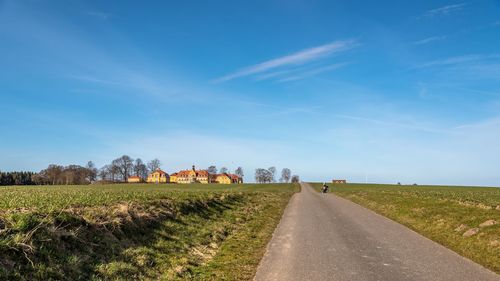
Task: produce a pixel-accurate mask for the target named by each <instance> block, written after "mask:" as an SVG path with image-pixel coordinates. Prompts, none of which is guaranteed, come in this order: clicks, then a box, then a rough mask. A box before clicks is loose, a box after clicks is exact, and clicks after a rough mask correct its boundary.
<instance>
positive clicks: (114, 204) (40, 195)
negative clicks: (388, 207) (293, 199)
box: [0, 184, 299, 280]
mask: <svg viewBox="0 0 500 281" xmlns="http://www.w3.org/2000/svg"><path fill="white" fill-rule="evenodd" d="M298 188H299V186H298V185H292V184H270V185H255V184H244V185H147V184H134V185H132V184H131V185H128V184H122V185H95V186H36V187H0V194H1V195H2V196H1V197H0V280H49V279H66V280H78V279H80V280H82V279H85V280H88V279H93V280H127V279H128V280H129V279H143V280H158V279H160V280H173V279H197V280H251V279H252V278H253V275H254V273H255V269H256V266H257V265H258V262H259V260H260V258H261V257H262V254H263V252H264V250H265V246H266V244H267V241H268V240H269V238H270V237H271V235H272V232H273V230H274V228H275V226H276V224H277V223H278V221H279V219H280V217H281V214H282V212H283V209H284V207H285V206H286V204H287V202H288V200H289V198H290V196H291V195H292V194H293V193H294V192H296V191H297V190H298Z"/></svg>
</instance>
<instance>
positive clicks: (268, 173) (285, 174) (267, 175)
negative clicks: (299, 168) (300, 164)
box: [255, 167, 300, 183]
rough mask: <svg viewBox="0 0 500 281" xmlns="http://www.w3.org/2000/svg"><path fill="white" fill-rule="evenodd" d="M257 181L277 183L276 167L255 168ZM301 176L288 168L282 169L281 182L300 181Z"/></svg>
mask: <svg viewBox="0 0 500 281" xmlns="http://www.w3.org/2000/svg"><path fill="white" fill-rule="evenodd" d="M255 181H256V182H257V183H275V182H276V167H269V168H268V169H263V168H258V169H256V170H255ZM299 181H300V179H299V176H297V175H293V176H292V171H291V170H290V169H288V168H283V169H282V170H281V177H280V179H279V182H282V183H289V182H292V183H298V182H299Z"/></svg>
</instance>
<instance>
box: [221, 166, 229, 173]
mask: <svg viewBox="0 0 500 281" xmlns="http://www.w3.org/2000/svg"><path fill="white" fill-rule="evenodd" d="M219 172H220V173H221V174H227V173H228V172H229V170H228V169H227V168H226V167H222V168H220V171H219Z"/></svg>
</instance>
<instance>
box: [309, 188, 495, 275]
mask: <svg viewBox="0 0 500 281" xmlns="http://www.w3.org/2000/svg"><path fill="white" fill-rule="evenodd" d="M321 185H322V184H313V186H314V187H315V188H316V189H317V190H318V191H319V190H320V188H321ZM330 190H331V191H332V192H333V193H335V194H336V195H339V196H342V197H344V198H346V199H349V200H351V201H353V202H356V203H358V204H360V205H362V206H365V207H367V208H369V209H372V210H374V211H376V212H377V213H380V214H382V215H384V216H386V217H388V218H390V219H392V220H394V221H397V222H399V223H401V224H404V225H406V226H407V227H409V228H411V229H413V230H415V231H417V232H419V233H421V234H422V235H424V236H426V237H428V238H430V239H432V240H434V241H436V242H438V243H440V244H442V245H444V246H446V247H448V248H450V249H452V250H453V251H455V252H457V253H459V254H460V255H462V256H464V257H467V258H469V259H471V260H473V261H475V262H477V263H479V264H482V265H483V266H485V267H487V268H489V269H491V270H493V271H495V272H497V273H500V188H486V187H455V186H451V187H450V186H399V185H375V184H371V185H366V184H330ZM491 220H493V221H495V222H496V224H494V225H489V226H485V225H482V226H481V224H483V223H485V222H487V221H489V222H490V223H492V221H491ZM486 224H488V223H486ZM466 232H467V233H466ZM475 232H477V233H475ZM474 233H475V234H474ZM469 234H472V235H471V236H468V235H469Z"/></svg>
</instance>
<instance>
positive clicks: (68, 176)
mask: <svg viewBox="0 0 500 281" xmlns="http://www.w3.org/2000/svg"><path fill="white" fill-rule="evenodd" d="M96 178H97V169H96V168H95V165H94V163H93V162H92V161H89V162H88V163H87V165H86V166H85V167H82V166H80V165H69V166H60V165H55V164H52V165H49V166H48V167H47V168H46V169H44V170H42V171H40V173H38V174H36V175H34V176H33V181H34V182H35V183H36V184H53V185H54V184H89V183H92V182H94V181H95V180H96Z"/></svg>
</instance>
